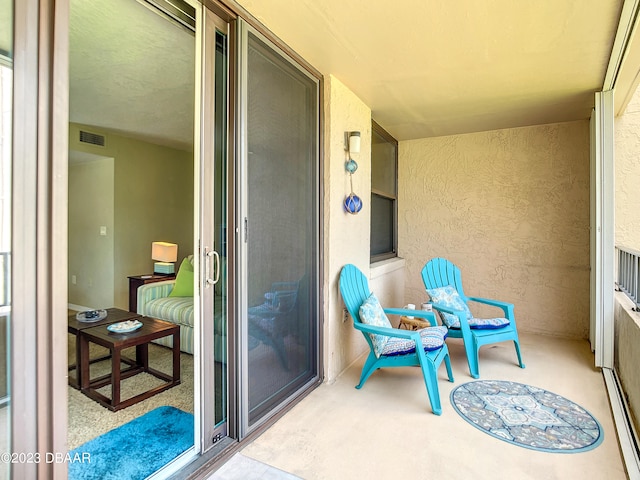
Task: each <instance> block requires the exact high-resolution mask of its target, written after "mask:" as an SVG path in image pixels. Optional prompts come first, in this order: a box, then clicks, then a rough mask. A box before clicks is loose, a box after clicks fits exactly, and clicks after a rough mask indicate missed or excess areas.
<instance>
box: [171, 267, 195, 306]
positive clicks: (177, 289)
mask: <svg viewBox="0 0 640 480" xmlns="http://www.w3.org/2000/svg"><path fill="white" fill-rule="evenodd" d="M169 296H170V297H193V265H192V264H191V262H190V261H189V259H188V258H185V259H184V260H182V263H181V264H180V268H179V269H178V275H177V276H176V283H175V285H174V286H173V290H171V293H170V294H169Z"/></svg>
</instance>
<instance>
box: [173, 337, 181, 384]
mask: <svg viewBox="0 0 640 480" xmlns="http://www.w3.org/2000/svg"><path fill="white" fill-rule="evenodd" d="M178 380H180V330H179V329H178V331H177V332H176V333H174V334H173V381H174V382H176V381H178Z"/></svg>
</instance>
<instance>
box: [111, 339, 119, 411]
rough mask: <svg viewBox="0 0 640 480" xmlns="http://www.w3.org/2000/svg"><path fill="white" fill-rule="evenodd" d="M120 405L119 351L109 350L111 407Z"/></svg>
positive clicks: (116, 349)
mask: <svg viewBox="0 0 640 480" xmlns="http://www.w3.org/2000/svg"><path fill="white" fill-rule="evenodd" d="M119 404H120V349H119V348H117V347H116V348H113V349H112V350H111V406H112V407H117V406H118V405H119Z"/></svg>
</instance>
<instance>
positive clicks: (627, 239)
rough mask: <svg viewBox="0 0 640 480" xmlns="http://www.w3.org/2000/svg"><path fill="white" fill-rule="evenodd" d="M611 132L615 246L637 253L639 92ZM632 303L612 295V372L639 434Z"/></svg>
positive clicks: (639, 325) (639, 327) (638, 360)
mask: <svg viewBox="0 0 640 480" xmlns="http://www.w3.org/2000/svg"><path fill="white" fill-rule="evenodd" d="M614 132H615V180H614V181H615V244H616V245H617V246H624V247H627V248H632V249H634V250H640V195H639V194H638V184H639V182H640V89H639V90H636V92H635V94H634V96H633V98H632V99H631V101H630V102H629V105H628V106H627V109H626V110H625V112H624V114H623V115H621V116H620V117H616V119H615V123H614ZM632 307H633V302H632V301H631V300H630V299H629V298H628V297H627V296H626V295H625V294H623V293H616V297H615V311H614V327H615V348H614V355H615V360H614V362H615V368H616V372H617V374H618V377H619V379H620V382H621V383H622V389H623V391H624V392H625V395H626V398H627V401H628V404H629V407H630V409H631V414H632V418H633V421H634V423H635V427H636V429H638V430H640V422H639V421H638V420H639V417H638V416H639V415H640V377H638V375H637V369H638V365H639V364H640V349H639V348H638V346H639V345H640V313H638V312H634V311H632V310H631V308H632Z"/></svg>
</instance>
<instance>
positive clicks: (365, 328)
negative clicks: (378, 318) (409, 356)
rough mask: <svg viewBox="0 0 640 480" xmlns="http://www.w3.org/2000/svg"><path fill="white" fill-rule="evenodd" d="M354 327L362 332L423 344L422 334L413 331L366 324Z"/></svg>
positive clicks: (358, 324) (355, 324)
mask: <svg viewBox="0 0 640 480" xmlns="http://www.w3.org/2000/svg"><path fill="white" fill-rule="evenodd" d="M353 326H354V327H355V328H356V329H357V330H360V331H362V332H366V333H375V334H376V335H385V336H387V337H395V338H406V339H408V340H413V341H415V342H418V343H417V344H419V343H420V342H422V340H421V339H420V333H419V332H416V331H411V330H401V329H399V328H387V327H376V326H373V325H367V324H364V323H357V322H355V323H354V324H353Z"/></svg>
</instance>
